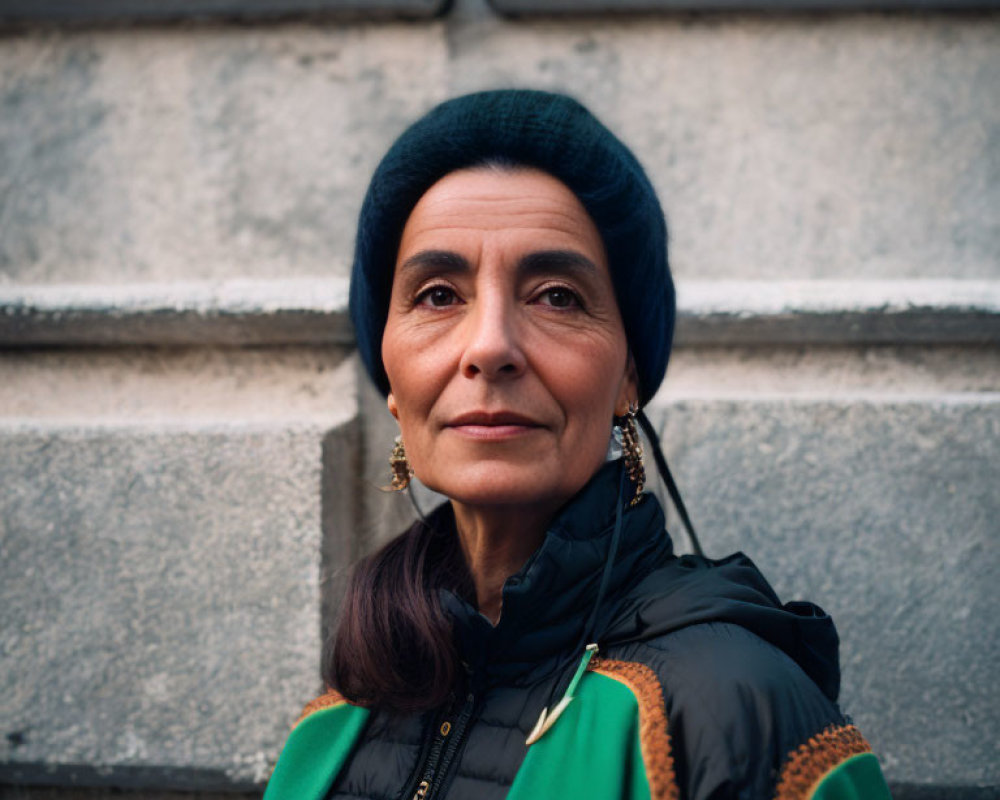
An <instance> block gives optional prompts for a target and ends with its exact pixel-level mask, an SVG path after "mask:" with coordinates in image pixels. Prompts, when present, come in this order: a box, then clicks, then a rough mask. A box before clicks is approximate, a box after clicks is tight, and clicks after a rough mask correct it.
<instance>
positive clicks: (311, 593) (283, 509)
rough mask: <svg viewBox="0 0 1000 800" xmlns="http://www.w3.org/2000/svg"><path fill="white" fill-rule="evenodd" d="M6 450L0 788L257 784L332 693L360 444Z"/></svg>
mask: <svg viewBox="0 0 1000 800" xmlns="http://www.w3.org/2000/svg"><path fill="white" fill-rule="evenodd" d="M0 434H2V447H0V473H2V478H0V487H2V490H0V550H2V557H0V595H2V596H0V653H2V658H0V665H2V666H0V719H2V720H3V737H0V782H11V781H15V782H38V781H43V782H45V781H50V780H51V781H52V782H57V783H58V782H64V781H66V780H69V779H70V778H71V777H72V772H73V766H74V765H86V767H85V768H83V769H81V770H79V772H80V773H81V774H82V780H83V781H84V782H85V783H94V782H99V783H104V784H110V785H121V784H125V785H130V784H131V785H136V784H139V785H146V786H158V787H161V788H169V787H171V786H177V787H201V788H206V789H207V788H219V787H225V786H231V787H239V786H244V787H246V786H251V785H257V784H259V783H260V782H261V781H262V780H263V779H265V778H266V776H267V775H268V774H269V765H270V764H271V763H272V762H273V760H274V759H275V758H276V756H277V753H278V750H279V748H280V746H281V744H282V742H283V741H284V738H285V736H286V734H287V730H288V726H289V724H290V723H291V721H292V720H293V719H294V718H295V716H296V715H297V713H298V711H299V709H300V707H301V705H302V704H303V703H304V702H305V701H306V700H307V699H309V698H310V696H312V695H313V694H314V693H315V691H316V690H317V688H318V686H319V679H318V674H317V667H318V660H319V634H320V593H321V586H320V569H321V538H322V533H323V532H322V529H321V521H322V523H323V525H324V526H325V527H326V528H327V532H328V534H329V535H330V541H329V542H328V543H327V546H326V547H325V550H326V552H325V553H324V554H323V555H325V556H326V557H328V558H332V559H340V558H343V555H344V554H343V550H342V548H341V547H340V545H339V544H338V537H339V538H343V537H344V536H345V535H346V533H347V532H348V531H349V530H350V528H351V527H352V525H351V522H350V520H349V518H348V515H349V513H350V507H349V506H348V505H347V504H346V503H343V502H338V503H333V504H330V505H329V506H328V507H326V508H323V507H322V506H323V502H324V501H325V500H327V499H332V500H337V499H339V498H337V497H336V496H335V495H333V496H331V495H329V494H328V493H326V492H324V491H322V490H321V482H322V483H329V482H331V481H332V482H337V481H340V482H343V481H345V479H346V480H347V481H349V480H350V476H349V473H348V474H347V475H346V476H345V472H346V470H345V468H344V464H345V461H349V458H348V457H347V456H346V454H349V453H350V452H351V450H352V447H351V446H350V427H349V426H348V427H346V428H344V429H343V431H342V433H341V434H338V433H337V432H333V433H328V432H327V429H324V428H319V427H316V426H304V427H298V428H295V427H281V426H270V427H266V426H258V427H256V428H255V427H251V426H239V425H231V426H222V427H216V428H204V429H194V430H192V429H185V428H181V427H179V426H175V427H174V428H170V427H167V426H160V427H138V426H137V427H134V428H130V429H106V430H100V429H94V430H90V431H82V430H75V429H72V428H59V427H49V426H44V425H38V426H31V427H29V426H7V427H5V428H4V429H3V430H2V431H0ZM339 435H344V436H346V437H347V441H346V442H339V443H338V441H337V438H338V436H339ZM324 462H325V465H324ZM324 466H325V468H326V473H327V474H325V475H324V474H323V473H324ZM331 470H334V471H333V472H332V474H331Z"/></svg>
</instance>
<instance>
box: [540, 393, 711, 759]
mask: <svg viewBox="0 0 1000 800" xmlns="http://www.w3.org/2000/svg"><path fill="white" fill-rule="evenodd" d="M636 417H637V419H638V420H639V425H640V426H641V427H642V430H643V433H645V434H646V438H647V439H648V440H649V443H650V445H651V446H652V450H653V459H654V460H655V461H656V469H657V471H658V472H659V473H660V477H661V478H662V479H663V483H664V485H665V486H666V487H667V493H668V494H669V495H670V500H671V502H672V503H673V504H674V508H675V509H677V514H678V516H680V518H681V522H682V523H683V524H684V529H685V530H686V531H687V534H688V538H689V539H690V540H691V547H692V549H693V550H694V552H695V553H697V554H698V555H699V556H701V557H702V558H704V556H705V553H704V551H703V550H702V549H701V542H700V541H699V540H698V534H697V533H695V530H694V525H693V524H692V522H691V517H690V515H689V514H688V511H687V507H686V506H685V505H684V501H683V500H682V499H681V492H680V489H678V488H677V482H676V481H675V480H674V476H673V475H672V474H671V473H670V468H669V467H668V466H667V459H666V457H665V456H664V455H663V449H662V448H661V447H660V437H659V436H658V435H657V433H656V429H655V428H654V427H653V424H652V423H651V422H650V421H649V417H647V416H646V413H645V412H644V411H640V412H639V413H638V414H637V415H636ZM625 477H626V474H625V470H624V469H622V472H621V480H620V482H619V484H618V502H617V503H616V504H615V528H614V532H613V533H612V535H611V548H610V551H609V553H608V560H607V562H606V563H605V564H604V571H603V573H602V574H601V584H600V587H599V588H598V590H597V600H596V602H595V603H594V608H593V610H592V611H591V612H590V617H589V618H588V620H587V624H586V626H585V627H584V632H583V636H582V638H581V640H580V643H579V644H578V645H577V646H576V648H574V649H573V650H571V651H570V652H571V653H573V654H575V653H578V652H580V647H581V646H582V645H583V643H584V642H587V641H588V640H590V638H591V637H592V636H593V632H594V626H595V624H596V622H597V614H598V612H599V610H600V608H601V603H602V602H603V600H604V594H605V592H606V591H607V588H608V584H609V583H610V582H611V568H612V566H613V565H614V563H615V558H616V556H617V555H618V542H619V540H620V539H621V532H622V505H623V503H624V489H625ZM597 651H598V647H597V644H596V643H594V642H591V643H590V644H588V645H587V646H586V649H585V650H584V654H583V658H582V659H581V660H580V664H579V666H578V667H577V668H576V672H575V673H574V675H573V677H572V679H571V680H570V682H569V685H568V686H567V687H566V691H565V692H564V693H563V696H562V699H561V700H560V701H559V702H558V703H557V704H556V706H555V707H554V708H553V709H552V711H551V712H549V708H550V707H551V706H552V698H553V696H554V694H555V690H556V686H557V685H558V682H557V683H555V684H553V686H552V688H551V689H550V690H549V698H548V702H547V703H546V704H545V707H544V708H543V709H542V713H541V714H540V715H539V717H538V722H536V723H535V727H534V728H533V729H532V731H531V733H530V734H529V735H528V738H527V740H526V741H525V744H526V745H527V746H529V747H530V746H531V745H533V744H534V743H535V742H537V741H538V740H539V739H541V738H542V736H544V735H545V733H546V731H548V730H549V729H550V728H551V727H552V726H553V725H555V723H556V720H557V719H559V717H560V716H561V715H562V713H563V711H565V710H566V708H567V706H569V704H570V703H571V702H572V700H573V697H574V695H575V693H576V687H577V685H578V684H579V683H580V679H581V678H582V677H583V674H584V673H585V672H586V671H587V667H588V666H589V664H590V659H591V658H593V657H594V655H595V654H596V653H597ZM572 658H573V656H572V655H571V656H570V657H569V658H568V659H567V662H568V661H570V660H571V659H572ZM564 668H565V665H564V664H563V665H560V667H559V670H558V671H557V674H558V673H559V672H562V671H563V669H564Z"/></svg>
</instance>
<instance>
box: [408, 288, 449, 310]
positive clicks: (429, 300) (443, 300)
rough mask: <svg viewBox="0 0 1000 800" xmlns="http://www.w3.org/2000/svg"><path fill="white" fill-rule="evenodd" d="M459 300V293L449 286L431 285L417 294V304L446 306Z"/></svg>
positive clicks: (437, 306) (435, 306)
mask: <svg viewBox="0 0 1000 800" xmlns="http://www.w3.org/2000/svg"><path fill="white" fill-rule="evenodd" d="M457 302H458V295H456V294H455V290H454V289H452V288H451V287H449V286H431V287H429V288H427V289H424V290H423V291H422V292H421V293H420V294H418V295H417V299H416V305H418V306H431V307H433V308H444V307H445V306H452V305H455V303H457Z"/></svg>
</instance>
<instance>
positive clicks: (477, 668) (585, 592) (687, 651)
mask: <svg viewBox="0 0 1000 800" xmlns="http://www.w3.org/2000/svg"><path fill="white" fill-rule="evenodd" d="M620 486H621V478H620V467H619V465H618V464H614V463H613V464H609V465H606V466H605V467H604V468H603V469H602V470H601V471H600V472H599V473H598V474H597V475H596V476H595V477H594V479H592V481H591V482H590V483H589V484H588V485H587V486H586V487H585V488H584V489H583V490H582V491H581V493H580V494H579V495H578V496H577V497H576V498H574V500H573V501H572V502H571V503H570V504H569V505H568V506H567V507H566V508H565V509H564V511H563V512H562V513H561V514H560V515H559V516H558V518H557V519H556V520H555V522H554V523H553V524H552V526H551V528H550V530H549V531H548V533H547V535H546V538H545V540H544V542H543V544H542V546H541V547H540V548H539V550H538V551H537V552H536V553H535V555H534V556H533V557H532V558H531V560H530V561H529V562H528V563H527V564H526V565H525V566H524V568H523V569H522V570H521V571H520V572H518V573H517V574H516V575H514V576H512V577H511V578H509V579H508V581H507V582H506V584H505V586H504V590H503V611H502V616H501V619H500V621H499V623H498V624H497V625H496V627H494V626H493V625H491V624H490V623H489V621H488V620H487V619H486V618H485V617H483V616H482V615H480V614H479V613H478V612H477V611H476V610H475V609H474V608H472V607H471V606H470V605H469V604H468V603H467V602H465V601H464V600H462V599H461V598H459V597H456V596H455V595H453V594H450V593H446V595H445V596H444V597H443V601H444V604H445V606H446V608H447V609H448V610H449V611H450V613H451V614H452V616H453V617H454V624H455V632H456V637H457V640H458V643H459V648H460V652H461V653H462V655H463V658H464V661H465V663H466V665H467V668H468V676H467V679H466V681H465V683H464V685H462V686H456V687H455V692H454V695H453V699H452V702H451V704H450V705H449V707H447V708H442V709H438V710H435V711H431V712H426V713H422V714H413V715H402V716H400V715H394V714H389V713H385V712H381V711H377V710H376V711H373V712H371V713H370V715H369V716H366V718H365V722H364V724H363V725H361V724H359V725H358V726H357V729H358V730H359V731H360V733H359V734H357V736H356V738H355V739H352V741H351V743H350V744H349V748H346V749H345V752H347V753H349V755H348V756H346V757H345V759H344V760H343V763H339V762H338V764H337V766H336V769H335V770H334V771H335V774H334V775H331V776H330V781H331V783H330V784H328V785H329V787H330V788H329V791H328V793H327V797H329V798H353V799H354V800H359V799H360V798H365V800H383V799H384V800H389V799H390V798H392V799H393V800H395V799H396V798H403V800H409V798H430V797H433V798H448V799H449V800H458V799H459V798H461V799H463V800H466V799H468V800H493V799H494V798H495V799H496V800H499V799H500V798H503V797H505V796H507V795H508V792H509V791H510V789H511V786H512V784H514V783H515V779H516V778H517V777H518V773H519V771H520V770H521V769H522V765H523V764H525V763H526V761H525V760H526V754H528V753H529V748H528V746H527V745H526V743H525V739H526V737H527V736H528V734H529V732H530V731H531V730H532V728H533V727H534V725H535V723H536V720H537V719H538V717H539V714H540V712H541V711H542V709H543V707H546V706H548V707H549V708H551V707H552V706H553V705H554V704H555V703H556V702H557V701H558V700H559V699H560V697H561V696H562V695H563V693H564V692H565V691H566V689H567V685H568V684H569V683H570V678H571V676H572V675H573V674H574V672H575V671H576V670H577V666H578V664H580V662H581V656H582V655H583V647H582V645H583V644H584V642H582V640H581V637H582V636H583V633H584V630H585V628H586V627H587V625H588V622H591V615H594V617H593V620H592V622H591V624H592V628H591V629H592V630H593V631H594V636H593V637H592V638H593V639H594V640H595V641H596V643H597V644H598V645H599V648H600V650H599V655H598V656H597V657H596V658H594V659H593V661H592V662H590V665H589V668H588V670H587V675H586V678H585V679H584V680H583V682H582V684H581V689H583V688H586V689H587V691H588V692H591V694H589V695H587V694H586V693H584V694H581V698H580V699H578V700H574V701H573V704H571V705H570V706H569V708H570V709H574V705H575V706H578V707H579V708H578V709H574V710H573V711H572V712H569V711H568V712H567V713H566V715H565V716H564V717H563V718H561V719H560V720H557V721H556V723H555V725H554V727H553V728H552V731H558V730H559V728H560V726H563V727H564V728H565V730H563V731H561V732H560V735H561V736H563V737H565V736H567V735H572V736H574V737H576V739H575V742H576V743H575V744H572V745H570V751H571V752H576V753H577V754H579V753H580V752H582V751H584V750H586V749H587V748H588V747H591V746H592V745H593V744H594V742H592V741H591V740H596V741H597V745H596V746H597V750H595V751H594V752H603V749H602V748H604V747H605V745H607V747H610V748H611V749H612V750H614V748H615V747H617V744H616V743H615V742H612V741H610V739H609V738H608V737H616V736H617V737H621V736H635V737H636V738H637V739H638V744H639V745H641V747H638V748H637V749H636V752H640V751H641V758H642V763H641V764H639V765H638V766H637V767H635V769H638V770H639V772H638V773H635V774H638V775H640V777H638V778H636V777H634V775H633V777H631V778H629V779H628V780H625V779H624V778H622V779H620V780H619V781H618V782H619V783H622V784H625V783H629V784H634V783H636V781H638V782H641V781H642V777H641V776H642V774H644V776H645V780H646V782H647V783H648V786H649V793H648V794H643V791H645V790H640V789H637V788H636V787H635V786H632V785H630V786H625V785H622V789H621V793H620V794H616V795H615V798H609V800H617V798H618V797H621V798H633V797H644V796H645V797H648V796H652V797H664V798H666V797H684V798H690V799H691V800H704V799H706V798H730V797H732V798H736V797H739V798H767V797H772V796H780V797H789V798H791V797H807V796H812V795H811V794H808V792H809V791H812V790H813V789H815V784H816V781H817V779H818V778H819V777H821V776H822V775H823V774H824V773H825V772H827V771H829V770H830V769H831V768H834V767H836V766H837V765H838V764H841V763H842V762H844V761H845V759H849V758H850V757H851V756H854V755H857V754H859V753H862V752H864V751H866V750H867V749H868V747H867V745H866V744H865V743H864V740H863V739H862V738H861V737H860V735H859V734H857V732H856V731H855V730H854V729H853V727H851V726H850V725H849V723H848V722H847V721H846V720H845V719H844V717H843V715H842V714H841V712H840V711H839V709H838V708H837V705H836V698H837V692H838V688H839V677H840V676H839V668H838V663H837V646H838V640H837V634H836V631H835V629H834V626H833V622H832V621H831V620H830V618H829V617H828V616H826V615H825V614H824V613H823V612H822V611H821V610H820V609H819V608H817V607H816V606H814V605H811V604H808V603H794V604H788V605H782V604H781V603H780V602H779V600H778V598H777V597H776V596H775V594H774V592H773V591H772V589H771V587H770V586H769V585H768V584H767V582H766V581H765V580H764V578H763V577H762V576H761V574H760V573H759V572H758V571H757V569H756V568H755V567H754V565H753V564H752V563H751V562H750V560H749V559H747V558H746V557H745V556H744V555H742V554H739V553H737V554H735V555H733V556H730V557H728V558H726V559H722V560H720V561H712V560H707V559H703V558H696V557H690V556H684V557H679V558H678V557H676V556H674V555H673V554H672V548H671V543H670V540H669V538H668V536H667V535H666V533H665V530H664V519H663V514H662V511H661V509H660V506H659V504H658V503H657V502H656V500H655V498H653V497H652V496H647V497H645V498H644V499H643V501H642V502H641V503H639V504H638V505H637V506H636V507H635V508H629V509H626V510H625V511H624V512H623V514H622V519H621V529H620V539H619V546H618V548H617V556H616V557H615V558H614V560H613V563H612V565H611V567H610V572H609V575H608V578H609V582H608V583H607V586H606V592H605V594H604V597H603V599H602V600H601V602H600V604H599V605H596V600H597V596H598V593H599V584H600V582H601V579H602V576H603V575H604V568H605V565H606V564H608V559H609V549H610V547H611V541H612V538H613V534H614V530H615V504H616V502H621V494H620V491H621V490H620ZM431 523H432V524H434V525H435V526H450V525H453V519H452V516H451V513H450V510H449V509H448V507H447V506H442V507H441V508H440V509H438V510H437V511H436V512H435V514H434V515H433V516H432V518H431ZM418 524H419V523H418ZM594 673H596V675H595V674H594ZM597 676H606V677H609V678H612V679H614V680H615V681H617V682H618V683H616V684H614V685H616V686H617V685H619V684H620V685H621V686H624V687H626V688H627V689H628V690H629V692H628V693H627V694H626V695H623V697H624V698H625V699H624V701H623V702H626V703H628V704H629V708H628V710H626V711H624V712H623V713H625V714H626V715H631V717H632V718H635V720H636V721H635V724H634V726H633V727H634V731H635V732H634V733H622V732H621V731H613V730H611V729H610V728H607V727H605V729H603V730H594V729H592V728H594V727H595V726H596V724H595V725H591V726H589V727H588V726H587V724H586V723H585V722H584V721H583V720H584V719H587V718H590V717H586V714H587V713H589V712H588V709H587V704H588V703H589V704H590V708H591V709H592V710H593V711H594V712H595V713H597V712H598V711H600V712H601V713H604V712H607V711H608V709H607V708H606V707H604V708H601V705H602V704H603V705H604V706H607V705H608V704H613V703H617V702H619V700H617V699H614V698H616V697H617V695H612V694H608V695H600V697H604V698H612V699H603V700H602V699H598V697H599V696H598V695H597V694H594V693H593V692H595V691H596V690H597V689H600V686H599V685H598V682H599V680H600V679H599V678H598V677H597ZM588 687H589V688H588ZM588 697H589V698H590V699H587V698H588ZM340 701H341V698H338V697H337V696H336V695H335V694H333V695H331V696H330V697H329V698H327V699H326V700H325V701H322V702H320V703H319V704H318V705H317V706H316V707H317V708H320V707H324V706H330V705H331V704H332V705H337V704H338V703H339V702H340ZM358 711H360V709H359V710H358ZM365 713H366V714H367V713H368V712H365ZM580 714H583V715H584V716H579V715H580ZM574 715H577V716H574ZM592 718H593V719H597V717H592ZM572 726H576V728H575V729H573V728H572ZM627 728H628V726H626V729H627ZM626 729H623V730H626ZM629 730H630V729H629ZM552 731H550V732H549V733H547V734H546V735H545V736H546V737H552V736H554V734H553V732H552ZM293 736H294V734H293ZM581 737H582V738H581ZM602 737H605V739H604V740H602ZM541 742H545V738H544V737H543V739H542V740H541ZM539 747H540V744H535V745H533V748H539ZM553 747H554V745H553ZM552 752H555V750H552ZM608 752H610V751H608ZM616 752H617V751H616ZM623 752H624V751H623ZM283 758H284V756H283ZM552 758H553V759H554V760H557V759H555V757H552ZM611 758H612V759H614V758H617V756H612V757H611ZM564 760H565V759H564ZM566 764H567V765H565V766H564V765H561V764H559V763H553V764H552V765H551V769H552V770H553V775H552V776H548V777H547V778H546V780H550V779H551V780H552V781H555V782H556V783H551V782H550V783H546V784H545V785H547V786H551V785H558V782H559V779H560V778H559V770H560V769H564V770H565V769H575V770H578V771H579V769H580V768H581V767H580V766H579V765H578V766H576V767H570V766H568V764H569V762H566ZM281 766H282V765H281V764H280V763H279V769H280V768H281ZM536 767H537V765H536ZM596 768H597V767H595V769H596ZM601 769H604V767H602V768H601ZM629 769H632V767H629ZM874 769H875V772H876V773H877V772H878V768H877V764H876V766H875V767H874ZM535 771H536V772H537V768H536V769H535ZM276 774H277V773H276ZM629 774H630V775H632V774H633V773H629ZM877 778H878V781H877V782H878V783H881V785H882V786H883V787H884V783H882V782H881V775H880V774H878V775H877ZM522 783H523V781H522ZM615 785H618V784H617V783H616V784H615ZM810 787H812V789H810ZM510 795H511V797H514V796H515V795H517V796H518V797H524V796H531V795H530V792H529V793H527V794H526V792H525V791H520V792H519V791H517V790H516V789H515V791H513V792H511V793H510ZM600 796H602V797H603V796H604V795H603V794H602V795H600ZM826 796H827V797H833V796H835V795H826ZM879 796H881V795H879ZM885 796H886V797H887V796H888V795H887V794H886V795H885Z"/></svg>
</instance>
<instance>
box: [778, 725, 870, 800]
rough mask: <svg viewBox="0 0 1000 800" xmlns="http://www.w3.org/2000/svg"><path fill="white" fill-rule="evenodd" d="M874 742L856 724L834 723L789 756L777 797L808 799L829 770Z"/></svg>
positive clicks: (779, 782)
mask: <svg viewBox="0 0 1000 800" xmlns="http://www.w3.org/2000/svg"><path fill="white" fill-rule="evenodd" d="M871 750H872V748H871V745H870V744H868V742H866V741H865V737H864V736H862V735H861V731H859V730H858V729H857V728H855V727H854V726H853V725H831V726H830V727H829V728H826V729H825V730H824V731H822V732H821V733H818V734H816V735H815V736H813V737H812V738H811V739H810V740H809V741H808V742H806V743H805V744H801V745H799V748H798V749H797V750H796V751H795V752H793V753H791V754H790V755H789V756H788V760H787V761H785V765H784V766H783V767H782V768H781V774H780V775H779V778H778V788H777V789H776V790H775V794H774V800H806V799H807V798H809V797H811V796H812V792H813V790H814V789H815V788H816V785H817V784H818V783H819V782H820V780H822V778H823V776H824V775H826V774H827V773H828V772H829V771H830V770H832V769H833V768H834V767H836V766H838V765H839V764H841V763H843V762H844V761H846V760H847V759H849V758H850V757H851V756H857V755H861V754H862V753H870V752H871Z"/></svg>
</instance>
